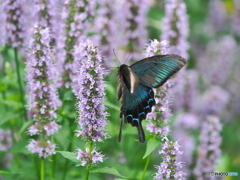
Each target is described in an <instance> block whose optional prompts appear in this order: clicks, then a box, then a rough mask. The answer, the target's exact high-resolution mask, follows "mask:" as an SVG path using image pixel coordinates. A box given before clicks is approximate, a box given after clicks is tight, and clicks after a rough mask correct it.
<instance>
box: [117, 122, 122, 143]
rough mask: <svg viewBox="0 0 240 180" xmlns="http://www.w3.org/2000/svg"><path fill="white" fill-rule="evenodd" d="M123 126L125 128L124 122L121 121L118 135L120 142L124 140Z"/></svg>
mask: <svg viewBox="0 0 240 180" xmlns="http://www.w3.org/2000/svg"><path fill="white" fill-rule="evenodd" d="M122 126H123V120H121V124H120V129H119V134H118V142H121V139H122Z"/></svg>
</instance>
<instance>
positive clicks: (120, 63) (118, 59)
mask: <svg viewBox="0 0 240 180" xmlns="http://www.w3.org/2000/svg"><path fill="white" fill-rule="evenodd" d="M113 54H114V56H115V58H116V59H117V61H118V63H119V65H121V62H120V61H119V59H118V58H117V55H116V53H115V49H113Z"/></svg>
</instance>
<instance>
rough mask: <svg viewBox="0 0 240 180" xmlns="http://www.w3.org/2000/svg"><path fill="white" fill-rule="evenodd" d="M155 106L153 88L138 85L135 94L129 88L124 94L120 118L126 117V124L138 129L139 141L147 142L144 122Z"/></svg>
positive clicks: (125, 89)
mask: <svg viewBox="0 0 240 180" xmlns="http://www.w3.org/2000/svg"><path fill="white" fill-rule="evenodd" d="M154 104H155V100H154V92H153V90H152V88H149V87H146V86H143V85H141V84H138V85H137V86H136V88H135V91H134V93H133V94H131V93H130V92H129V90H128V89H127V88H124V90H123V92H122V107H121V113H120V117H122V116H124V122H125V123H130V124H131V125H132V126H135V127H137V129H138V135H139V141H140V142H144V141H145V135H144V131H143V129H142V124H141V123H142V120H144V119H146V115H147V113H149V112H151V109H152V106H153V105H154Z"/></svg>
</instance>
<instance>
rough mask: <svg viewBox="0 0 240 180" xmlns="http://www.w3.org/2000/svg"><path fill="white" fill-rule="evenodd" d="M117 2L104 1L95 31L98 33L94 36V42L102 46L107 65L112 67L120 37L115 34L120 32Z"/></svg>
mask: <svg viewBox="0 0 240 180" xmlns="http://www.w3.org/2000/svg"><path fill="white" fill-rule="evenodd" d="M114 3H116V2H115V1H111V0H102V1H101V2H100V6H101V7H100V8H98V11H97V14H96V17H95V18H96V19H95V26H94V29H95V31H96V32H98V33H97V34H96V35H94V37H93V38H94V40H93V41H94V42H95V43H96V44H97V45H99V46H101V51H102V55H103V56H104V57H105V58H106V61H104V63H105V65H106V66H108V67H110V66H111V65H112V66H113V64H112V61H110V59H112V57H113V51H112V49H115V48H116V44H119V42H120V41H119V38H118V36H115V33H116V32H118V29H117V26H116V15H115V12H116V11H117V6H116V4H114Z"/></svg>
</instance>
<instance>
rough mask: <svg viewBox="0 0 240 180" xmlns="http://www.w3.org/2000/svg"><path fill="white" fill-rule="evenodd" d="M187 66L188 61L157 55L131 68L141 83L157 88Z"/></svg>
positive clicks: (172, 56)
mask: <svg viewBox="0 0 240 180" xmlns="http://www.w3.org/2000/svg"><path fill="white" fill-rule="evenodd" d="M185 64H186V60H185V59H183V58H181V57H180V56H177V55H157V56H153V57H149V58H145V59H143V60H140V61H138V62H136V63H134V64H132V65H131V66H130V68H131V70H132V71H133V72H134V73H135V74H136V75H137V77H138V79H139V83H141V84H143V85H145V86H148V87H151V88H157V87H160V86H162V85H163V84H164V83H165V82H166V81H167V80H168V79H169V78H170V77H171V76H172V75H173V74H175V73H176V72H177V71H179V70H180V69H181V68H182V67H183V66H184V65H185Z"/></svg>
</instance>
